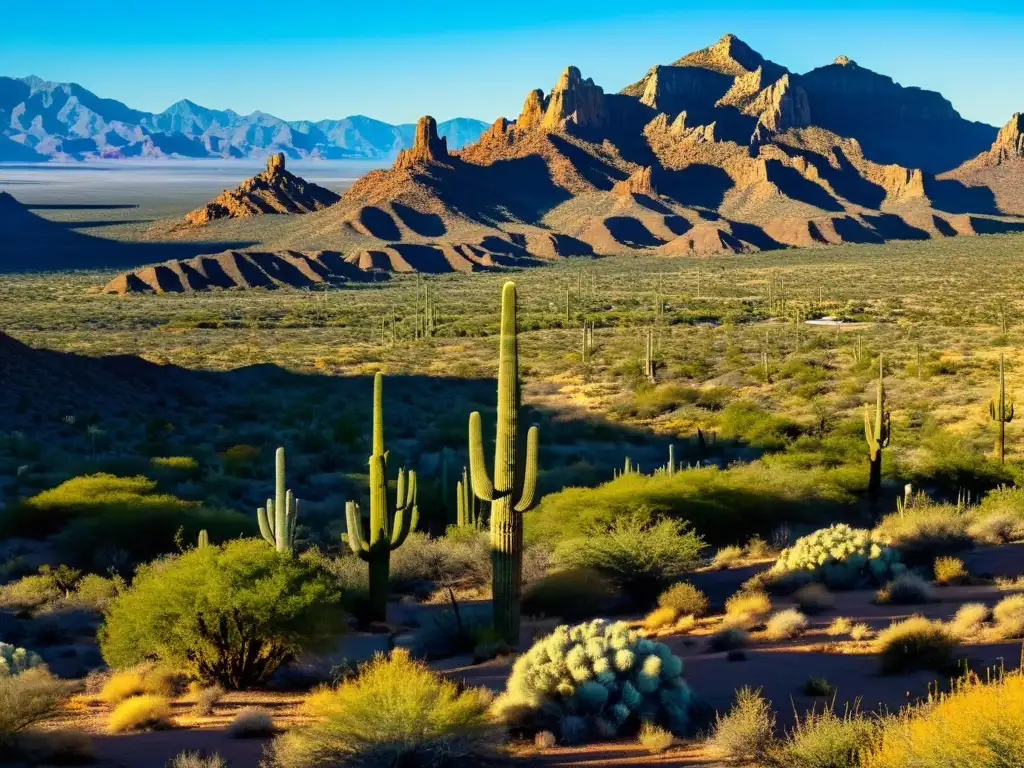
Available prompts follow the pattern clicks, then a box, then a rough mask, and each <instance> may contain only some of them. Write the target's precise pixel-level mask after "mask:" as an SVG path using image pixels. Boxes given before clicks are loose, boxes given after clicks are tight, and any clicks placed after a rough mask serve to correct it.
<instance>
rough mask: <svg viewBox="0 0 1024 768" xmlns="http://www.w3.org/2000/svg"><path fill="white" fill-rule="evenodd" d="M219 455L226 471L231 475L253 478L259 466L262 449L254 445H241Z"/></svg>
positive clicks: (233, 446)
mask: <svg viewBox="0 0 1024 768" xmlns="http://www.w3.org/2000/svg"><path fill="white" fill-rule="evenodd" d="M219 455H220V460H221V463H222V464H223V466H224V471H225V472H227V473H228V474H229V475H238V476H240V477H252V476H253V474H254V473H255V472H256V471H257V468H258V465H259V459H260V449H259V448H257V447H256V446H254V445H246V444H245V443H239V444H238V445H232V446H231V447H229V448H227V449H226V450H224V451H223V452H222V453H221V454H219Z"/></svg>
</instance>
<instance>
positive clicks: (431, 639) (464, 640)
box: [412, 605, 505, 660]
mask: <svg viewBox="0 0 1024 768" xmlns="http://www.w3.org/2000/svg"><path fill="white" fill-rule="evenodd" d="M504 648H505V642H504V641H503V640H502V638H501V636H500V635H499V633H498V632H497V631H496V630H495V629H494V611H493V610H492V609H491V606H490V605H461V606H457V607H452V608H447V609H445V610H443V611H436V612H434V613H432V614H430V616H429V617H428V618H426V619H424V621H423V625H422V626H421V627H420V629H419V631H418V632H417V633H416V638H415V642H414V644H413V647H412V651H413V654H414V655H415V656H417V657H418V658H423V659H428V660H429V659H447V658H450V657H452V656H457V655H459V654H463V653H472V654H473V655H474V657H476V658H477V659H486V658H492V657H493V656H494V655H495V654H496V653H497V652H498V651H499V650H504Z"/></svg>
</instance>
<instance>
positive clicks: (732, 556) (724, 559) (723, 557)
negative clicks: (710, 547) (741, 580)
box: [711, 546, 743, 570]
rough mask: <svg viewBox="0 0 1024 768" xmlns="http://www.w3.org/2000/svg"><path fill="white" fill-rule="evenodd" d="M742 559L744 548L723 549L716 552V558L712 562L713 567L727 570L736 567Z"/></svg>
mask: <svg viewBox="0 0 1024 768" xmlns="http://www.w3.org/2000/svg"><path fill="white" fill-rule="evenodd" d="M742 559H743V547H735V546H733V547H722V548H721V549H719V550H718V551H717V552H715V557H714V558H713V559H712V561H711V567H712V568H719V569H721V570H725V569H726V568H731V567H732V566H734V565H736V563H738V562H739V561H740V560H742Z"/></svg>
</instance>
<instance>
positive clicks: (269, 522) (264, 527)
mask: <svg viewBox="0 0 1024 768" xmlns="http://www.w3.org/2000/svg"><path fill="white" fill-rule="evenodd" d="M256 519H257V520H258V521H259V524H260V533H261V534H262V535H263V538H264V539H266V540H267V543H269V544H273V545H275V546H276V545H277V537H276V536H275V535H274V501H273V499H267V506H265V507H257V508H256Z"/></svg>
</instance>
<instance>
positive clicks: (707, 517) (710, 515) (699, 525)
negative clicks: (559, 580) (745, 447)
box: [525, 457, 863, 546]
mask: <svg viewBox="0 0 1024 768" xmlns="http://www.w3.org/2000/svg"><path fill="white" fill-rule="evenodd" d="M845 472H846V470H845V469H843V470H842V471H839V470H835V471H833V470H828V469H825V468H822V467H815V468H811V469H807V468H803V467H790V466H786V465H785V464H782V463H779V462H778V461H776V460H775V457H773V459H772V460H771V461H769V460H761V461H755V462H752V463H750V464H738V465H735V466H731V467H729V468H728V469H719V468H717V467H700V468H694V469H687V470H682V471H679V472H676V473H675V474H674V475H665V474H658V475H654V476H650V477H648V476H645V475H624V476H623V477H619V478H617V479H615V480H613V481H611V482H608V483H605V484H603V485H600V486H598V487H596V488H566V489H565V490H562V491H559V492H557V493H552V494H548V495H547V496H545V497H544V498H543V499H542V500H541V502H540V504H539V505H538V507H537V509H536V510H534V511H533V512H529V513H527V514H526V516H525V525H526V535H527V540H529V541H535V540H538V539H539V540H545V541H549V542H552V543H555V544H557V543H558V542H560V541H563V540H565V539H572V538H578V537H582V536H588V535H590V534H591V533H593V532H594V531H601V530H607V529H608V528H610V527H611V526H612V525H613V524H614V523H615V521H616V520H619V519H622V518H627V517H630V516H632V515H637V514H645V515H650V516H652V517H671V518H673V519H677V520H683V521H686V522H688V523H689V524H690V525H691V526H693V529H694V530H695V531H697V532H698V533H700V534H701V536H703V537H704V539H705V540H706V541H707V542H708V543H709V544H711V545H713V546H722V545H727V544H734V543H735V542H736V541H737V540H743V539H745V538H748V537H750V536H752V535H754V534H760V535H762V536H768V535H770V534H771V533H772V531H774V530H775V529H776V528H777V527H778V525H779V523H780V522H782V521H788V522H790V523H799V522H812V521H815V520H818V519H821V518H822V517H824V516H831V517H838V516H839V514H840V513H841V511H842V509H843V507H844V505H846V504H847V503H849V502H851V501H852V500H853V499H854V498H855V496H854V491H858V490H859V489H858V488H857V487H856V485H854V486H853V487H848V486H849V484H848V483H846V482H845V481H844V480H843V477H844V474H843V473H845ZM861 474H863V473H861ZM858 482H860V480H858Z"/></svg>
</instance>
